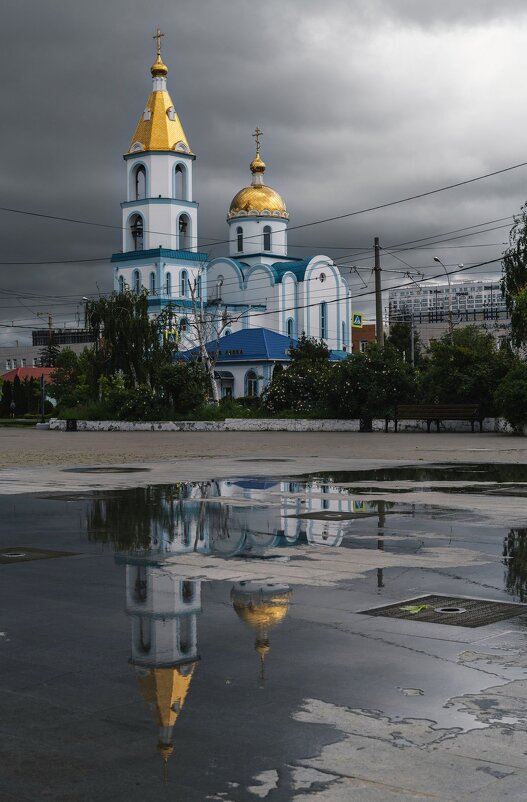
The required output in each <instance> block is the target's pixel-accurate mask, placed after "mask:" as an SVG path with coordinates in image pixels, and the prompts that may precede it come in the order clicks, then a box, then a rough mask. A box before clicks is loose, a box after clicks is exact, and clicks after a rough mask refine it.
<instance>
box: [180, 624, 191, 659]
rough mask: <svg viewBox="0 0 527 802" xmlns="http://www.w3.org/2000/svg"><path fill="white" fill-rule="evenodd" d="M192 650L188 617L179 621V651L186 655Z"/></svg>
mask: <svg viewBox="0 0 527 802" xmlns="http://www.w3.org/2000/svg"><path fill="white" fill-rule="evenodd" d="M191 648H192V621H191V618H190V616H189V615H184V616H181V617H180V619H179V651H180V652H181V654H188V653H189V652H190V650H191Z"/></svg>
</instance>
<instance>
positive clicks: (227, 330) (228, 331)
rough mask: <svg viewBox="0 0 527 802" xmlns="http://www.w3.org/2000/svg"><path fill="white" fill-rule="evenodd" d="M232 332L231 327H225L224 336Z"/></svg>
mask: <svg viewBox="0 0 527 802" xmlns="http://www.w3.org/2000/svg"><path fill="white" fill-rule="evenodd" d="M230 333H231V330H230V329H225V331H224V332H223V336H224V337H227V335H228V334H230Z"/></svg>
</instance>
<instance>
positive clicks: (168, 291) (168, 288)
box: [165, 273, 172, 295]
mask: <svg viewBox="0 0 527 802" xmlns="http://www.w3.org/2000/svg"><path fill="white" fill-rule="evenodd" d="M165 281H166V284H165V291H166V294H167V295H172V274H171V273H167V274H166V278H165Z"/></svg>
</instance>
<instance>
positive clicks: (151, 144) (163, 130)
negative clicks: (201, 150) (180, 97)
mask: <svg viewBox="0 0 527 802" xmlns="http://www.w3.org/2000/svg"><path fill="white" fill-rule="evenodd" d="M161 63H162V62H161ZM154 66H155V65H154ZM152 69H153V67H152ZM143 150H146V151H148V150H176V151H181V152H183V153H192V151H191V149H190V145H189V143H188V139H187V137H186V136H185V132H184V130H183V126H182V125H181V122H180V120H179V117H178V115H177V113H176V110H175V108H174V104H173V102H172V98H171V97H170V95H169V94H168V92H167V91H166V90H159V91H157V92H152V94H151V95H150V97H149V98H148V100H147V102H146V107H145V110H144V112H143V113H142V115H141V119H140V120H139V122H138V123H137V128H136V129H135V132H134V135H133V137H132V141H131V142H130V147H129V149H128V153H135V152H136V151H143Z"/></svg>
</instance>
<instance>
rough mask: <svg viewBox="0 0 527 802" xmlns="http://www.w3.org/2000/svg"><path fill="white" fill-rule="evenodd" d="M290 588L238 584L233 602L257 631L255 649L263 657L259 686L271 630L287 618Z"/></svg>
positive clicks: (268, 584)
mask: <svg viewBox="0 0 527 802" xmlns="http://www.w3.org/2000/svg"><path fill="white" fill-rule="evenodd" d="M291 596H292V590H291V587H290V586H289V585H278V584H275V583H273V582H266V583H262V582H237V583H236V584H235V585H233V586H232V590H231V600H232V605H233V607H234V609H235V610H236V613H237V614H238V616H239V617H240V618H241V619H242V621H244V622H245V623H246V624H248V625H249V626H250V627H251V628H252V629H255V630H256V632H257V635H256V642H255V646H254V648H255V649H256V651H257V652H258V654H259V655H260V677H259V679H260V686H263V683H264V681H265V674H264V668H265V657H266V655H267V653H268V652H269V650H270V648H271V647H270V645H269V634H268V633H269V630H270V629H271V628H272V627H275V626H277V625H278V624H280V623H281V622H282V621H283V620H284V618H285V617H286V615H287V613H288V611H289V605H290V603H291Z"/></svg>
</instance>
